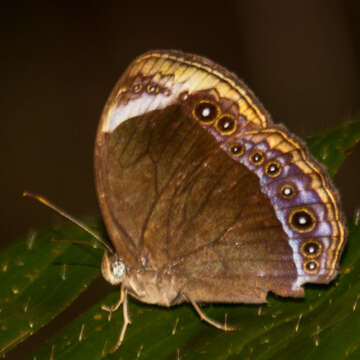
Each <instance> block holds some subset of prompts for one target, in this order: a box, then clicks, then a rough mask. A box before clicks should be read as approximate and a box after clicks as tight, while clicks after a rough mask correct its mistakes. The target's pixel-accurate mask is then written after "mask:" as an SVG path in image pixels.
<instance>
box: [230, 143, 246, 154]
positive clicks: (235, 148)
mask: <svg viewBox="0 0 360 360" xmlns="http://www.w3.org/2000/svg"><path fill="white" fill-rule="evenodd" d="M228 150H229V152H230V153H231V154H232V155H235V156H241V155H243V154H244V152H245V147H244V145H242V144H233V145H230V146H229V148H228Z"/></svg>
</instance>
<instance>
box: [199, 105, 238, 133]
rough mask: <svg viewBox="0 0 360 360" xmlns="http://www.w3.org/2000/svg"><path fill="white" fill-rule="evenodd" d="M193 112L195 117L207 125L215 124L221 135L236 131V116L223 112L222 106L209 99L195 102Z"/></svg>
mask: <svg viewBox="0 0 360 360" xmlns="http://www.w3.org/2000/svg"><path fill="white" fill-rule="evenodd" d="M192 114H193V116H194V118H195V119H197V120H198V121H200V123H202V124H205V125H208V126H210V125H214V126H215V129H216V130H217V131H218V132H219V133H220V134H221V135H231V134H233V133H234V132H235V131H236V127H237V123H236V119H235V117H234V116H232V115H230V114H222V113H221V110H220V107H219V106H218V105H216V104H215V103H213V102H211V101H209V100H200V101H199V102H198V103H197V104H195V106H194V108H193V111H192Z"/></svg>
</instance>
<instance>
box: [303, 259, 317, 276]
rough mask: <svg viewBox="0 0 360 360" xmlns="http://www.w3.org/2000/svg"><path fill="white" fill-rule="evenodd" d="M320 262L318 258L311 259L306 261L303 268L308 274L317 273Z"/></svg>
mask: <svg viewBox="0 0 360 360" xmlns="http://www.w3.org/2000/svg"><path fill="white" fill-rule="evenodd" d="M319 267H320V264H319V262H318V261H317V260H314V259H311V260H307V261H304V264H303V268H304V271H305V272H306V273H308V274H316V273H317V272H318V271H319Z"/></svg>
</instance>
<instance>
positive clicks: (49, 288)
mask: <svg viewBox="0 0 360 360" xmlns="http://www.w3.org/2000/svg"><path fill="white" fill-rule="evenodd" d="M359 141H360V122H354V123H350V124H346V125H344V126H342V127H340V128H337V129H335V130H332V131H330V132H329V133H328V134H325V135H323V136H316V137H313V138H311V139H310V140H309V142H308V144H309V147H310V149H311V151H312V152H313V153H314V154H315V155H316V156H317V157H318V158H319V160H320V161H322V162H325V164H326V166H327V167H328V169H329V171H330V172H331V173H332V174H334V173H335V172H336V171H337V169H338V168H339V166H340V165H341V163H342V162H343V161H344V160H345V158H346V156H347V155H348V153H349V152H350V151H351V149H352V148H353V147H354V146H355V144H356V143H357V142H359ZM349 228H350V229H349V237H348V245H347V249H346V252H345V254H344V257H343V261H342V271H341V274H340V276H339V277H338V279H337V280H336V281H334V282H333V283H332V284H331V285H329V286H315V285H309V286H306V297H305V299H301V300H294V299H282V298H279V297H275V296H270V297H269V303H268V304H266V305H263V306H254V305H245V304H239V305H209V306H205V307H204V308H203V310H204V311H205V312H206V314H208V315H209V316H210V317H211V318H214V319H217V320H219V321H224V314H228V323H229V324H230V325H236V326H239V330H238V331H235V332H227V333H225V332H222V331H219V330H217V329H215V328H212V327H211V326H208V325H207V324H205V323H203V322H202V321H200V319H199V318H198V316H197V314H196V313H195V312H194V310H193V309H192V308H191V306H190V305H182V306H177V307H173V308H170V309H166V308H160V307H157V306H149V305H145V304H141V303H139V302H137V301H136V300H134V299H131V300H130V303H129V310H130V315H131V319H132V325H130V326H129V328H128V331H127V334H126V337H125V341H124V343H123V344H122V346H121V347H120V349H119V350H118V351H116V352H115V353H113V354H109V349H111V347H112V346H113V345H114V343H115V342H116V340H117V338H118V336H119V334H120V330H121V326H122V311H121V310H120V311H117V312H115V313H114V314H113V316H112V320H111V321H108V318H107V313H105V312H104V311H103V310H101V305H102V304H108V305H110V304H114V303H116V302H117V300H118V298H119V290H115V291H114V292H113V293H112V294H110V295H109V296H107V297H106V298H104V299H103V300H102V301H101V302H100V303H99V304H96V305H95V306H93V307H92V308H91V309H90V310H88V311H87V312H84V313H83V314H82V315H80V316H79V317H78V318H76V319H75V320H74V321H72V322H71V323H70V324H69V325H68V326H66V327H65V328H64V329H62V330H61V331H59V332H58V333H57V334H56V335H55V336H54V337H53V338H52V339H50V341H49V342H48V343H46V344H45V345H43V346H42V347H41V348H40V349H39V350H38V351H37V352H35V353H34V354H32V356H31V358H32V359H33V358H36V359H49V358H55V359H100V358H106V359H137V358H139V359H159V360H161V359H177V358H179V359H228V360H230V359H232V360H234V359H247V358H249V359H289V358H290V359H292V360H295V359H314V358H316V359H319V358H320V359H322V358H326V359H327V360H329V359H339V358H350V359H358V358H359V357H360V281H359V276H360V275H359V274H360V273H359V271H358V270H357V269H359V268H360V227H359V226H358V225H355V224H354V223H351V225H350V227H349ZM64 239H65V240H87V241H89V242H90V241H91V240H90V238H89V236H88V235H87V234H84V233H83V232H82V231H81V230H79V229H77V228H76V227H74V226H73V225H71V226H63V227H61V228H60V229H57V230H56V231H44V232H41V233H39V234H37V235H32V236H30V237H28V238H27V239H24V240H22V241H20V242H19V243H17V244H15V245H13V246H12V247H10V248H8V249H7V250H5V251H4V252H3V253H2V254H0V281H1V287H0V349H2V353H3V354H4V353H6V352H7V351H8V350H9V349H10V348H12V347H13V346H15V345H16V344H17V343H19V342H21V341H23V340H24V339H25V338H26V337H28V336H29V335H30V334H31V333H33V332H35V331H36V330H37V329H39V328H40V327H41V326H44V325H45V324H46V323H48V322H49V321H50V320H51V319H52V318H53V317H55V316H56V315H57V314H59V313H60V312H61V311H62V310H63V309H64V308H65V307H66V306H68V305H69V304H70V303H71V302H72V301H73V300H74V299H75V298H76V297H77V296H78V295H79V294H80V292H81V291H82V290H84V289H85V288H86V287H87V286H88V285H89V284H90V283H91V281H92V280H93V279H94V278H95V277H96V276H97V275H99V270H100V262H101V255H102V254H101V253H102V252H101V250H99V249H94V248H91V247H87V246H85V245H79V244H71V243H68V242H64V241H63V240H64ZM44 254H47V255H46V256H44ZM0 353H1V352H0Z"/></svg>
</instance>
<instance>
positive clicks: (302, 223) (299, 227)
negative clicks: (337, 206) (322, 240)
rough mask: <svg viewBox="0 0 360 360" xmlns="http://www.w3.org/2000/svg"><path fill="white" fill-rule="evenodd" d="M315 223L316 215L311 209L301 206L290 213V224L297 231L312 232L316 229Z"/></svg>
mask: <svg viewBox="0 0 360 360" xmlns="http://www.w3.org/2000/svg"><path fill="white" fill-rule="evenodd" d="M315 223H316V217H315V215H314V214H313V212H312V211H310V210H309V209H306V208H299V209H295V210H293V211H292V212H291V213H290V216H289V224H290V226H291V227H292V228H293V230H295V231H297V232H300V233H305V232H310V231H312V230H313V229H314V227H315Z"/></svg>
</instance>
